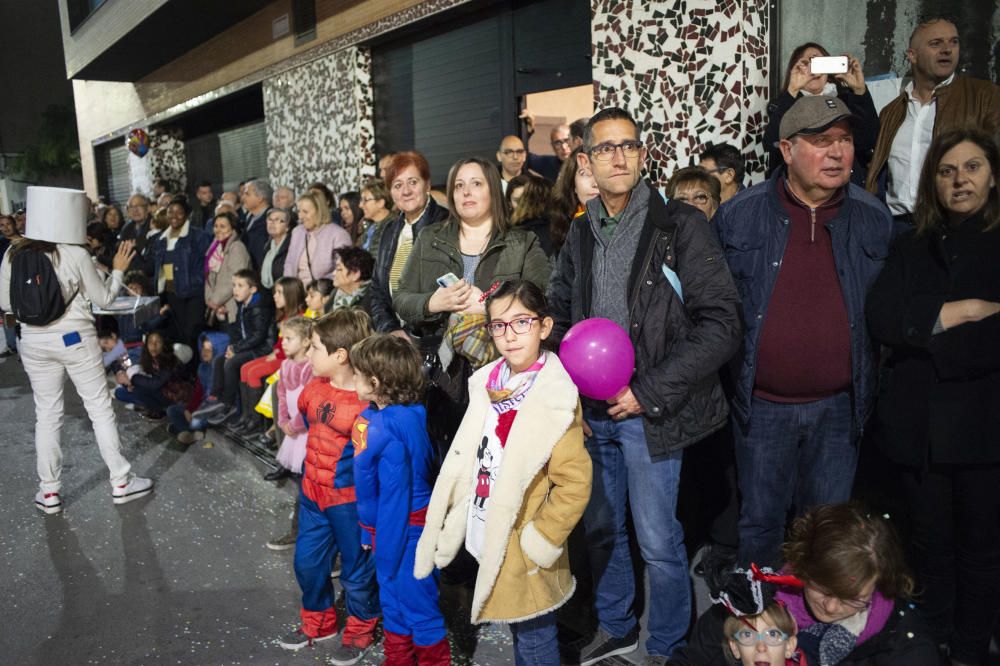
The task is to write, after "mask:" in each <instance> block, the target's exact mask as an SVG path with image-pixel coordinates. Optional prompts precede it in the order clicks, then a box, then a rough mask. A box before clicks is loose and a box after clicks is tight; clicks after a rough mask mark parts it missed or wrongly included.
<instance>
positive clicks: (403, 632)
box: [352, 405, 451, 666]
mask: <svg viewBox="0 0 1000 666" xmlns="http://www.w3.org/2000/svg"><path fill="white" fill-rule="evenodd" d="M352 440H353V443H354V483H355V490H356V492H357V500H358V517H359V519H360V522H361V527H362V528H363V532H362V543H363V544H365V545H366V546H371V547H372V549H373V551H374V555H375V573H376V575H377V576H378V584H379V600H380V601H381V603H382V624H383V629H384V633H385V641H384V643H383V646H384V649H385V662H383V663H384V664H386V665H387V666H395V665H397V664H406V665H407V666H411V665H412V664H413V663H414V662H416V663H417V664H421V665H425V664H434V665H437V664H449V663H451V652H450V649H449V647H448V639H447V631H446V629H445V624H444V617H443V616H442V615H441V609H440V608H439V607H438V586H437V576H428V577H427V578H424V579H422V580H417V579H416V578H414V577H413V560H414V555H415V553H416V550H417V541H418V540H419V539H420V535H421V534H422V533H423V531H424V517H425V515H426V513H427V504H428V503H429V502H430V499H431V489H432V488H433V486H434V470H435V468H436V464H435V460H434V456H435V449H434V446H433V445H432V444H431V440H430V438H429V437H428V436H427V413H426V411H425V410H424V408H423V406H421V405H389V406H387V407H383V408H382V409H375V408H373V407H369V408H368V409H366V410H365V411H363V412H362V413H361V415H360V416H359V417H358V419H357V421H355V423H354V432H353V434H352Z"/></svg>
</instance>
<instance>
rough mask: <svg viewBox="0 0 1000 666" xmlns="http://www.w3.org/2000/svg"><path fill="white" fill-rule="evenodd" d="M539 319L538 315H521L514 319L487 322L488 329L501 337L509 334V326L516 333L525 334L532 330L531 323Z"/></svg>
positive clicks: (496, 336) (497, 336) (494, 335)
mask: <svg viewBox="0 0 1000 666" xmlns="http://www.w3.org/2000/svg"><path fill="white" fill-rule="evenodd" d="M536 321H538V317H519V318H517V319H515V320H514V321H500V320H499V319H497V320H495V321H491V322H487V323H486V330H487V331H489V332H490V335H492V336H493V337H494V338H501V337H503V336H504V335H506V334H507V327H508V326H510V330H512V331H514V334H515V335H524V334H525V333H527V332H528V331H530V330H531V325H532V324H534V323H535V322H536Z"/></svg>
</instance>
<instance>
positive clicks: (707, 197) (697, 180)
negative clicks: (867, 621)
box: [666, 166, 722, 220]
mask: <svg viewBox="0 0 1000 666" xmlns="http://www.w3.org/2000/svg"><path fill="white" fill-rule="evenodd" d="M666 195H667V196H668V197H670V198H671V199H675V200H677V201H683V202H684V203H686V204H689V205H691V206H694V207H695V208H697V209H698V210H700V211H701V212H703V213H704V214H705V217H706V218H708V219H709V220H711V219H712V216H713V215H715V211H717V210H718V209H719V204H721V203H722V201H721V199H722V186H721V185H719V180H718V179H717V178H715V177H714V176H712V174H710V173H709V172H707V171H705V170H704V169H702V168H701V167H700V166H689V167H684V168H682V169H678V170H677V171H675V172H674V175H672V176H670V180H669V181H668V182H667V189H666Z"/></svg>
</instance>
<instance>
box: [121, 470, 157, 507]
mask: <svg viewBox="0 0 1000 666" xmlns="http://www.w3.org/2000/svg"><path fill="white" fill-rule="evenodd" d="M151 492H153V481H152V480H151V479H144V478H143V477H141V476H133V477H132V480H131V481H129V482H128V483H126V484H125V485H121V486H115V487H114V488H112V489H111V501H112V502H114V503H115V504H125V503H126V502H131V501H132V500H137V499H139V498H140V497H145V496H146V495H148V494H149V493H151Z"/></svg>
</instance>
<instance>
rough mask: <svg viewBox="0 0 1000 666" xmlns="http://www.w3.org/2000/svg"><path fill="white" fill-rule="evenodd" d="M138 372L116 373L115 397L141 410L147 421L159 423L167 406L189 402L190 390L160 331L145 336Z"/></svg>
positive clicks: (169, 346)
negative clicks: (182, 378) (116, 386)
mask: <svg viewBox="0 0 1000 666" xmlns="http://www.w3.org/2000/svg"><path fill="white" fill-rule="evenodd" d="M137 370H138V372H135V373H134V374H129V373H128V372H127V371H124V370H120V371H119V372H118V373H117V375H116V378H117V380H118V384H119V386H118V388H117V389H115V398H116V399H118V400H119V401H121V402H124V403H126V406H128V405H136V406H138V407H141V408H142V409H144V410H145V413H144V414H143V415H144V416H145V417H146V418H148V419H150V420H153V421H159V420H160V419H162V418H164V417H165V416H166V410H167V407H169V406H170V405H177V404H185V403H186V402H187V401H188V400H190V399H191V393H192V388H193V387H192V386H191V385H190V384H187V383H186V382H184V381H182V380H181V379H180V374H181V371H182V363H181V362H180V360H179V359H178V358H177V356H175V355H174V348H173V346H172V345H171V344H170V342H169V341H168V340H167V339H166V338H165V337H164V336H163V334H162V333H160V332H159V331H152V332H151V333H149V335H147V336H146V340H145V342H144V343H143V345H142V354H141V355H140V357H139V366H138V368H137Z"/></svg>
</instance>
